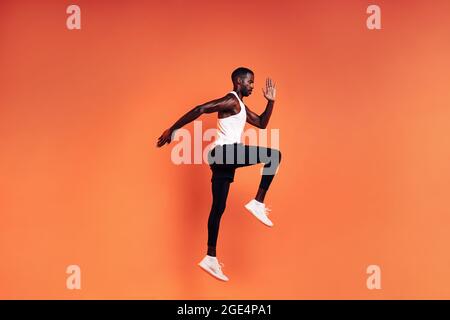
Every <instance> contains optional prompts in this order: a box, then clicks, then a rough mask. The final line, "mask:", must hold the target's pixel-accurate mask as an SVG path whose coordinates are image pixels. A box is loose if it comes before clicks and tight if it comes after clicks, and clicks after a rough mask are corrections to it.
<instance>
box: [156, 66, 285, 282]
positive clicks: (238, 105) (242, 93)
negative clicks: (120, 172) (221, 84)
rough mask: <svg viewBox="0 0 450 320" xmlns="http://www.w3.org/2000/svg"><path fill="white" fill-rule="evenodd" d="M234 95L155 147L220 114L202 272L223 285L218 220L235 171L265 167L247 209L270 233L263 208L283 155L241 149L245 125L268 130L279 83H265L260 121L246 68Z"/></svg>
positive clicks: (211, 156) (196, 111)
mask: <svg viewBox="0 0 450 320" xmlns="http://www.w3.org/2000/svg"><path fill="white" fill-rule="evenodd" d="M231 80H232V81H233V91H231V92H230V93H228V94H227V95H225V96H224V97H222V98H220V99H216V100H212V101H210V102H207V103H205V104H202V105H199V106H196V107H195V108H193V109H192V110H190V111H189V112H188V113H186V114H185V115H184V116H182V117H181V118H180V119H179V120H178V121H177V122H175V124H174V125H173V126H171V127H170V128H169V129H167V130H165V131H164V132H163V134H162V135H161V136H160V137H159V139H158V143H157V146H158V147H162V146H163V145H164V144H166V143H170V142H171V140H172V136H173V133H174V132H175V130H177V129H179V128H181V127H183V126H184V125H186V124H188V123H190V122H191V121H194V120H195V119H197V118H198V117H199V116H200V115H202V114H204V113H213V112H217V113H218V121H217V126H218V129H217V139H216V140H215V142H214V147H213V148H212V149H211V150H210V151H209V153H208V163H209V165H210V168H211V171H212V178H211V184H212V198H213V201H212V206H211V211H210V214H209V219H208V249H207V254H206V256H205V257H204V258H203V260H202V261H201V262H200V263H199V266H200V267H201V268H203V269H204V270H205V271H207V272H208V273H210V274H211V275H213V276H214V277H216V278H217V279H219V280H222V281H228V277H227V276H226V275H225V274H223V272H222V268H221V264H220V263H219V261H218V260H217V257H216V244H217V237H218V233H219V226H220V219H221V217H222V214H223V212H224V211H225V206H226V201H227V196H228V191H229V189H230V184H231V183H232V182H233V181H234V174H235V170H236V168H240V167H245V166H250V165H253V164H257V163H264V168H263V172H262V176H261V181H260V183H259V187H258V191H257V193H256V196H255V199H252V200H251V201H250V202H248V203H247V204H246V205H245V208H246V209H247V210H248V211H250V212H251V213H252V214H253V215H254V216H255V217H256V218H257V219H258V220H259V221H261V222H262V223H264V224H265V225H266V226H269V227H272V226H273V223H272V221H270V219H269V218H268V217H267V215H268V211H269V209H267V208H266V206H265V204H264V197H265V195H266V192H267V190H268V189H269V186H270V184H271V182H272V180H273V177H274V175H275V173H276V170H277V168H278V165H279V164H280V161H281V153H280V151H279V150H276V149H271V148H264V147H258V146H248V145H244V144H242V143H241V136H242V132H243V130H244V126H245V122H248V123H250V124H251V125H253V126H255V127H257V128H261V129H265V128H266V127H267V124H268V123H269V119H270V116H271V115H272V110H273V106H274V104H275V95H276V89H275V83H273V82H272V80H271V79H270V78H268V79H267V80H266V88H265V89H262V91H263V94H264V97H265V98H266V99H267V105H266V109H265V110H264V112H263V113H262V114H260V115H258V114H256V113H254V112H253V111H251V110H250V109H249V108H248V107H247V106H246V105H245V104H244V102H243V99H244V97H248V96H249V95H251V93H252V91H253V85H254V73H253V71H251V70H250V69H247V68H242V67H241V68H238V69H236V70H234V71H233V73H232V75H231Z"/></svg>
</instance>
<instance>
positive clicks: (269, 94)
mask: <svg viewBox="0 0 450 320" xmlns="http://www.w3.org/2000/svg"><path fill="white" fill-rule="evenodd" d="M262 91H263V94H264V97H265V98H266V99H267V100H270V101H275V96H276V94H277V89H276V88H275V82H273V81H272V79H270V78H267V79H266V89H265V90H264V89H262Z"/></svg>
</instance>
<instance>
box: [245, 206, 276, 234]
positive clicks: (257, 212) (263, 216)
mask: <svg viewBox="0 0 450 320" xmlns="http://www.w3.org/2000/svg"><path fill="white" fill-rule="evenodd" d="M245 208H246V209H247V210H248V211H250V212H251V213H252V214H253V215H254V216H255V217H256V218H257V219H258V220H259V221H261V222H262V223H264V224H265V225H266V226H268V227H273V223H272V221H270V219H269V218H268V217H267V216H268V215H269V211H270V209H268V208H266V206H265V204H264V203H261V202H258V201H256V200H255V199H253V200H251V201H250V202H249V203H247V204H246V205H245Z"/></svg>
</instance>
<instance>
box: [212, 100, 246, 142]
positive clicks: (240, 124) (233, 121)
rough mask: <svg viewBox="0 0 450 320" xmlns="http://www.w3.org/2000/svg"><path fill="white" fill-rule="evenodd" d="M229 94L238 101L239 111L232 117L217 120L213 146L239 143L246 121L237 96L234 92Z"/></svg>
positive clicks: (240, 101)
mask: <svg viewBox="0 0 450 320" xmlns="http://www.w3.org/2000/svg"><path fill="white" fill-rule="evenodd" d="M230 93H232V94H234V95H235V96H236V98H237V99H238V101H239V105H240V106H241V111H240V112H239V113H237V114H234V115H232V116H228V117H226V118H222V119H220V118H219V119H217V139H216V141H215V142H214V145H215V146H217V145H224V144H233V143H240V142H241V136H242V132H243V131H244V127H245V122H246V120H247V111H246V110H245V105H244V103H243V102H242V100H241V99H240V98H239V96H238V94H237V93H236V92H234V91H231V92H230Z"/></svg>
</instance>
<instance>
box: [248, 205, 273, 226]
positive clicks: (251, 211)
mask: <svg viewBox="0 0 450 320" xmlns="http://www.w3.org/2000/svg"><path fill="white" fill-rule="evenodd" d="M245 209H247V210H248V211H250V213H251V214H252V215H253V216H254V217H255V218H256V219H257V220H258V221H259V222H261V223H262V224H263V225H265V226H266V227H269V228H272V227H273V223H272V225H270V224H267V223H265V222H264V221H262V220H261V219H259V218H258V216H257V215H256V214H255V213H254V212H253V210H251V209H250V208H249V207H247V205H245Z"/></svg>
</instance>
